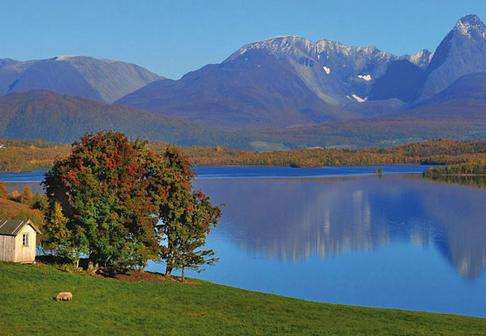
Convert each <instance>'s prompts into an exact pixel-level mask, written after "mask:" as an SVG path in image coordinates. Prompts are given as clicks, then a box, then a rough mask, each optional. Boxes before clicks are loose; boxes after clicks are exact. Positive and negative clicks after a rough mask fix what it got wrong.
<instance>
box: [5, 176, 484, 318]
mask: <svg viewBox="0 0 486 336" xmlns="http://www.w3.org/2000/svg"><path fill="white" fill-rule="evenodd" d="M383 168H384V172H385V174H384V176H383V177H378V176H376V175H374V174H373V173H374V171H375V170H376V167H339V168H316V169H312V168H310V169H306V168H302V169H300V168H299V169H294V168H262V167H239V168H234V167H232V168H230V167H211V168H205V167H201V168H198V169H197V172H198V174H199V176H198V178H197V180H196V188H198V189H201V190H203V191H205V192H206V193H208V194H209V195H210V196H211V197H212V199H213V200H214V202H215V203H217V204H224V209H223V217H222V220H221V223H220V225H219V226H218V227H217V229H215V230H214V231H213V233H212V234H211V235H210V237H209V239H208V244H209V246H210V247H211V248H214V249H215V250H216V252H217V254H218V256H219V258H220V261H219V263H218V264H216V265H215V266H210V267H207V268H206V270H205V271H204V272H201V273H191V274H190V275H191V276H193V277H198V278H201V279H205V280H210V281H213V282H217V283H221V284H226V285H230V286H235V287H240V288H245V289H250V290H257V291H263V292H268V293H275V294H279V295H285V296H291V297H297V298H302V299H308V300H314V301H323V302H335V303H343V304H353V305H363V306H377V307H394V308H403V309H412V310H426V311H436V312H447V313H457V314H465V315H475V316H483V317H484V316H486V272H485V269H486V189H479V188H475V187H470V186H461V185H454V184H445V183H439V182H433V181H429V180H426V179H423V178H422V177H421V175H420V174H416V173H420V172H422V171H423V170H424V169H425V168H426V167H423V166H421V167H419V166H383ZM41 179H42V173H40V172H34V173H22V174H0V180H4V181H7V182H9V181H10V184H9V187H10V188H21V187H22V186H23V184H24V183H29V184H30V185H32V186H34V187H36V188H37V189H38V188H39V186H38V181H40V180H41ZM148 268H149V270H151V271H163V269H164V266H163V265H160V264H157V263H151V264H150V265H149V267H148Z"/></svg>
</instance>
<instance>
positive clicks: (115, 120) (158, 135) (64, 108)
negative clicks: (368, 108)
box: [0, 91, 238, 145]
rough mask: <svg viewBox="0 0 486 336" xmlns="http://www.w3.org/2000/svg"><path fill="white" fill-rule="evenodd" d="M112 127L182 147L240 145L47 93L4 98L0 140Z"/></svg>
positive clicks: (171, 122) (57, 137)
mask: <svg viewBox="0 0 486 336" xmlns="http://www.w3.org/2000/svg"><path fill="white" fill-rule="evenodd" d="M101 129H113V130H118V131H121V132H124V133H125V134H127V135H128V136H129V137H142V138H146V139H152V140H161V141H166V142H171V143H177V144H180V145H191V144H199V145H202V144H205V145H212V144H229V145H238V144H237V143H235V142H231V141H232V140H231V139H230V138H229V137H228V136H227V135H226V134H225V133H223V132H220V131H216V130H211V129H208V128H203V127H200V126H197V125H195V124H193V123H190V122H187V121H182V120H179V119H174V118H169V117H166V116H163V115H154V114H151V113H149V112H145V111H140V110H135V109H132V108H129V107H125V106H119V105H107V104H104V103H100V102H95V101H92V100H88V99H84V98H78V97H71V96H62V95H58V94H55V93H53V92H49V91H30V92H26V93H13V94H9V95H7V96H4V97H0V137H3V138H15V139H44V140H48V141H53V142H58V143H71V142H73V141H74V140H77V139H78V138H79V137H81V136H82V135H83V134H85V133H86V132H94V131H97V130H101Z"/></svg>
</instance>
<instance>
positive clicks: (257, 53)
mask: <svg viewBox="0 0 486 336" xmlns="http://www.w3.org/2000/svg"><path fill="white" fill-rule="evenodd" d="M485 80H486V26H485V25H484V23H483V22H482V21H481V20H480V19H479V17H477V16H475V15H468V16H465V17H463V18H461V19H460V20H459V21H458V22H457V23H456V25H455V26H454V27H453V28H452V30H451V31H450V32H449V33H448V34H447V35H446V37H445V38H444V39H443V41H442V42H441V43H440V45H439V46H438V47H437V49H436V50H435V52H433V53H432V52H431V51H428V50H420V51H418V52H417V53H415V54H413V55H402V56H397V55H393V54H390V53H387V52H384V51H381V50H379V49H377V48H376V47H354V46H347V45H344V44H341V43H339V42H334V41H329V40H325V39H322V40H318V41H316V42H312V41H309V40H307V39H305V38H303V37H298V36H283V37H276V38H272V39H268V40H264V41H259V42H255V43H250V44H248V45H245V46H243V47H241V48H240V49H238V50H237V51H235V52H234V53H233V54H232V55H230V56H229V57H228V58H227V59H226V60H224V61H223V62H222V63H220V64H210V65H206V66H204V67H203V68H201V69H199V70H196V71H192V72H190V73H188V74H186V75H185V76H183V77H182V78H181V79H179V80H170V79H165V78H163V77H159V76H157V75H155V74H153V73H152V72H150V71H148V70H146V69H143V68H141V67H139V66H136V65H132V64H127V63H123V62H119V61H111V60H99V59H94V58H90V57H81V56H63V57H56V58H52V59H48V60H37V61H26V62H18V61H14V60H10V59H4V60H0V93H1V94H4V95H8V96H6V97H5V98H1V99H0V117H2V116H1V114H7V112H6V111H7V110H8V111H9V113H10V117H9V119H8V120H9V123H10V125H9V126H8V127H5V126H4V127H1V126H0V137H2V136H4V137H5V136H9V137H22V136H23V135H22V134H25V133H26V132H27V131H28V124H27V123H28V122H29V120H28V118H26V115H27V114H26V111H25V108H24V107H21V106H23V105H22V104H21V103H20V100H22V99H25V100H27V101H29V103H30V104H31V105H28V106H29V108H31V110H32V111H36V113H39V114H35V115H34V114H32V113H31V114H30V115H29V118H31V120H36V121H37V122H40V121H41V120H40V119H39V116H41V115H42V116H43V117H42V118H48V117H49V118H50V119H49V120H50V123H53V124H57V126H58V128H57V131H56V129H55V127H52V125H50V126H51V127H52V129H50V130H49V131H47V130H43V131H39V132H38V133H36V134H37V135H38V136H40V137H45V136H46V134H50V136H49V139H50V140H55V141H70V140H71V138H70V137H69V136H56V135H53V134H55V133H56V132H59V133H61V134H78V133H80V132H81V133H82V130H83V127H84V128H85V129H86V130H92V129H94V128H95V129H101V128H117V129H122V130H124V131H125V132H128V133H130V134H133V135H135V134H136V135H137V136H138V135H139V134H141V135H142V136H145V137H148V138H156V139H171V141H175V142H179V143H198V141H199V140H198V136H202V134H204V136H202V139H201V140H200V141H201V143H203V142H205V143H208V141H207V140H208V137H212V139H213V140H211V141H210V143H213V142H216V140H217V141H221V143H222V144H228V145H231V146H243V147H251V146H253V145H252V144H254V143H261V142H264V143H270V144H272V145H275V146H285V147H292V146H310V145H319V146H325V145H340V144H347V145H351V146H353V145H363V144H366V145H381V144H385V143H386V144H388V143H393V142H397V143H401V142H407V141H417V140H421V139H428V138H431V137H436V136H448V137H455V138H461V139H464V138H485V137H486V126H485V121H486V84H484V83H485ZM38 89H44V90H50V91H53V92H55V93H57V94H62V95H70V96H77V97H82V98H86V99H90V100H97V101H99V103H96V104H95V103H94V102H92V103H90V104H88V103H87V101H86V99H77V100H75V99H70V98H69V97H66V96H58V97H56V98H54V96H56V95H55V94H54V93H51V96H50V99H49V100H50V101H54V100H55V101H57V102H64V103H62V104H61V103H59V104H55V106H56V107H55V108H53V107H49V108H46V107H45V106H44V105H42V104H43V103H42V102H43V101H44V100H42V99H40V98H39V97H40V96H41V97H43V98H44V99H45V95H47V93H46V92H43V93H42V95H40V94H39V93H36V94H30V93H29V91H31V90H38ZM19 92H22V93H23V94H21V95H14V96H12V93H19ZM69 99H70V100H69ZM67 100H69V104H67V103H65V102H66V101H67ZM13 101H15V103H12V102H13ZM101 102H103V103H105V104H101ZM113 102H115V103H116V104H118V105H126V106H129V107H130V108H125V107H121V106H116V105H114V106H109V105H106V103H108V104H110V103H113ZM12 104H13V105H15V106H16V108H11V106H13V105H12ZM76 105H79V106H82V108H83V110H82V109H80V108H78V107H76ZM6 106H8V107H10V109H7V107H6ZM34 106H35V107H34ZM43 106H44V107H43ZM102 106H103V107H102ZM14 110H15V111H17V112H15V113H13V112H12V111H14ZM32 111H31V112H32ZM73 111H76V112H73ZM82 111H85V113H84V115H83V113H82ZM116 111H118V112H116ZM73 113H74V114H75V115H77V116H81V115H82V122H80V123H79V125H78V126H77V127H78V128H77V130H76V132H70V131H68V130H69V127H71V126H70V125H69V123H70V122H72V121H73V120H75V119H76V118H78V117H76V118H75V119H72V117H73ZM117 113H120V116H123V117H121V118H120V120H124V121H125V122H128V124H126V125H125V124H123V122H121V121H117V120H116V119H117ZM13 114H17V115H22V116H23V117H22V118H20V117H13ZM50 114H52V115H55V116H56V118H52V116H51V115H50ZM64 116H70V117H69V118H71V119H69V118H67V119H64V120H69V122H61V121H60V120H62V119H63V118H64ZM1 120H7V119H6V118H5V117H4V118H3V119H1ZM80 120H81V119H80ZM136 120H137V121H139V122H135V121H136ZM183 120H186V121H184V122H183ZM14 121H15V122H14ZM21 122H23V123H24V124H22V123H21ZM180 123H184V127H182V126H181V133H180V135H179V136H178V137H172V136H168V137H164V136H163V135H160V136H157V135H156V133H157V127H159V128H160V132H167V127H164V125H165V124H167V125H169V128H171V129H173V130H174V129H175V128H177V127H178V126H174V125H180ZM122 124H123V125H122ZM198 124H199V125H201V126H197V125H198ZM83 125H85V126H83ZM144 125H146V126H144ZM414 125H415V127H414ZM353 126H354V128H353ZM36 127H43V126H42V125H36ZM46 127H47V126H46ZM144 127H146V128H147V132H145V133H144ZM191 128H193V129H198V131H197V132H196V133H195V134H194V132H191V131H190V130H191ZM215 128H220V129H224V130H218V131H217V130H215ZM18 130H22V132H20V131H18ZM133 130H135V131H134V132H131V131H133ZM336 132H337V133H338V134H337V135H335V136H332V134H335V133H336ZM372 132H374V134H373V136H371V135H370V134H371V133H372ZM184 133H187V137H188V138H190V139H191V140H190V141H188V142H187V141H186V142H184ZM371 138H372V139H373V140H372V141H370V139H371Z"/></svg>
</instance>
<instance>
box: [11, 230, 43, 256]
mask: <svg viewBox="0 0 486 336" xmlns="http://www.w3.org/2000/svg"><path fill="white" fill-rule="evenodd" d="M24 234H28V235H29V246H23V242H22V236H23V235H24ZM36 236H37V233H36V232H35V230H34V229H33V228H32V227H31V226H30V225H25V226H24V227H23V228H22V230H20V231H19V233H18V234H17V236H16V237H15V260H14V261H15V262H21V263H31V262H34V260H35V254H36V246H37V245H36V239H37V237H36Z"/></svg>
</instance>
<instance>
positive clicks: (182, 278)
mask: <svg viewBox="0 0 486 336" xmlns="http://www.w3.org/2000/svg"><path fill="white" fill-rule="evenodd" d="M181 275H182V276H181V280H182V282H184V267H182V271H181Z"/></svg>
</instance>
